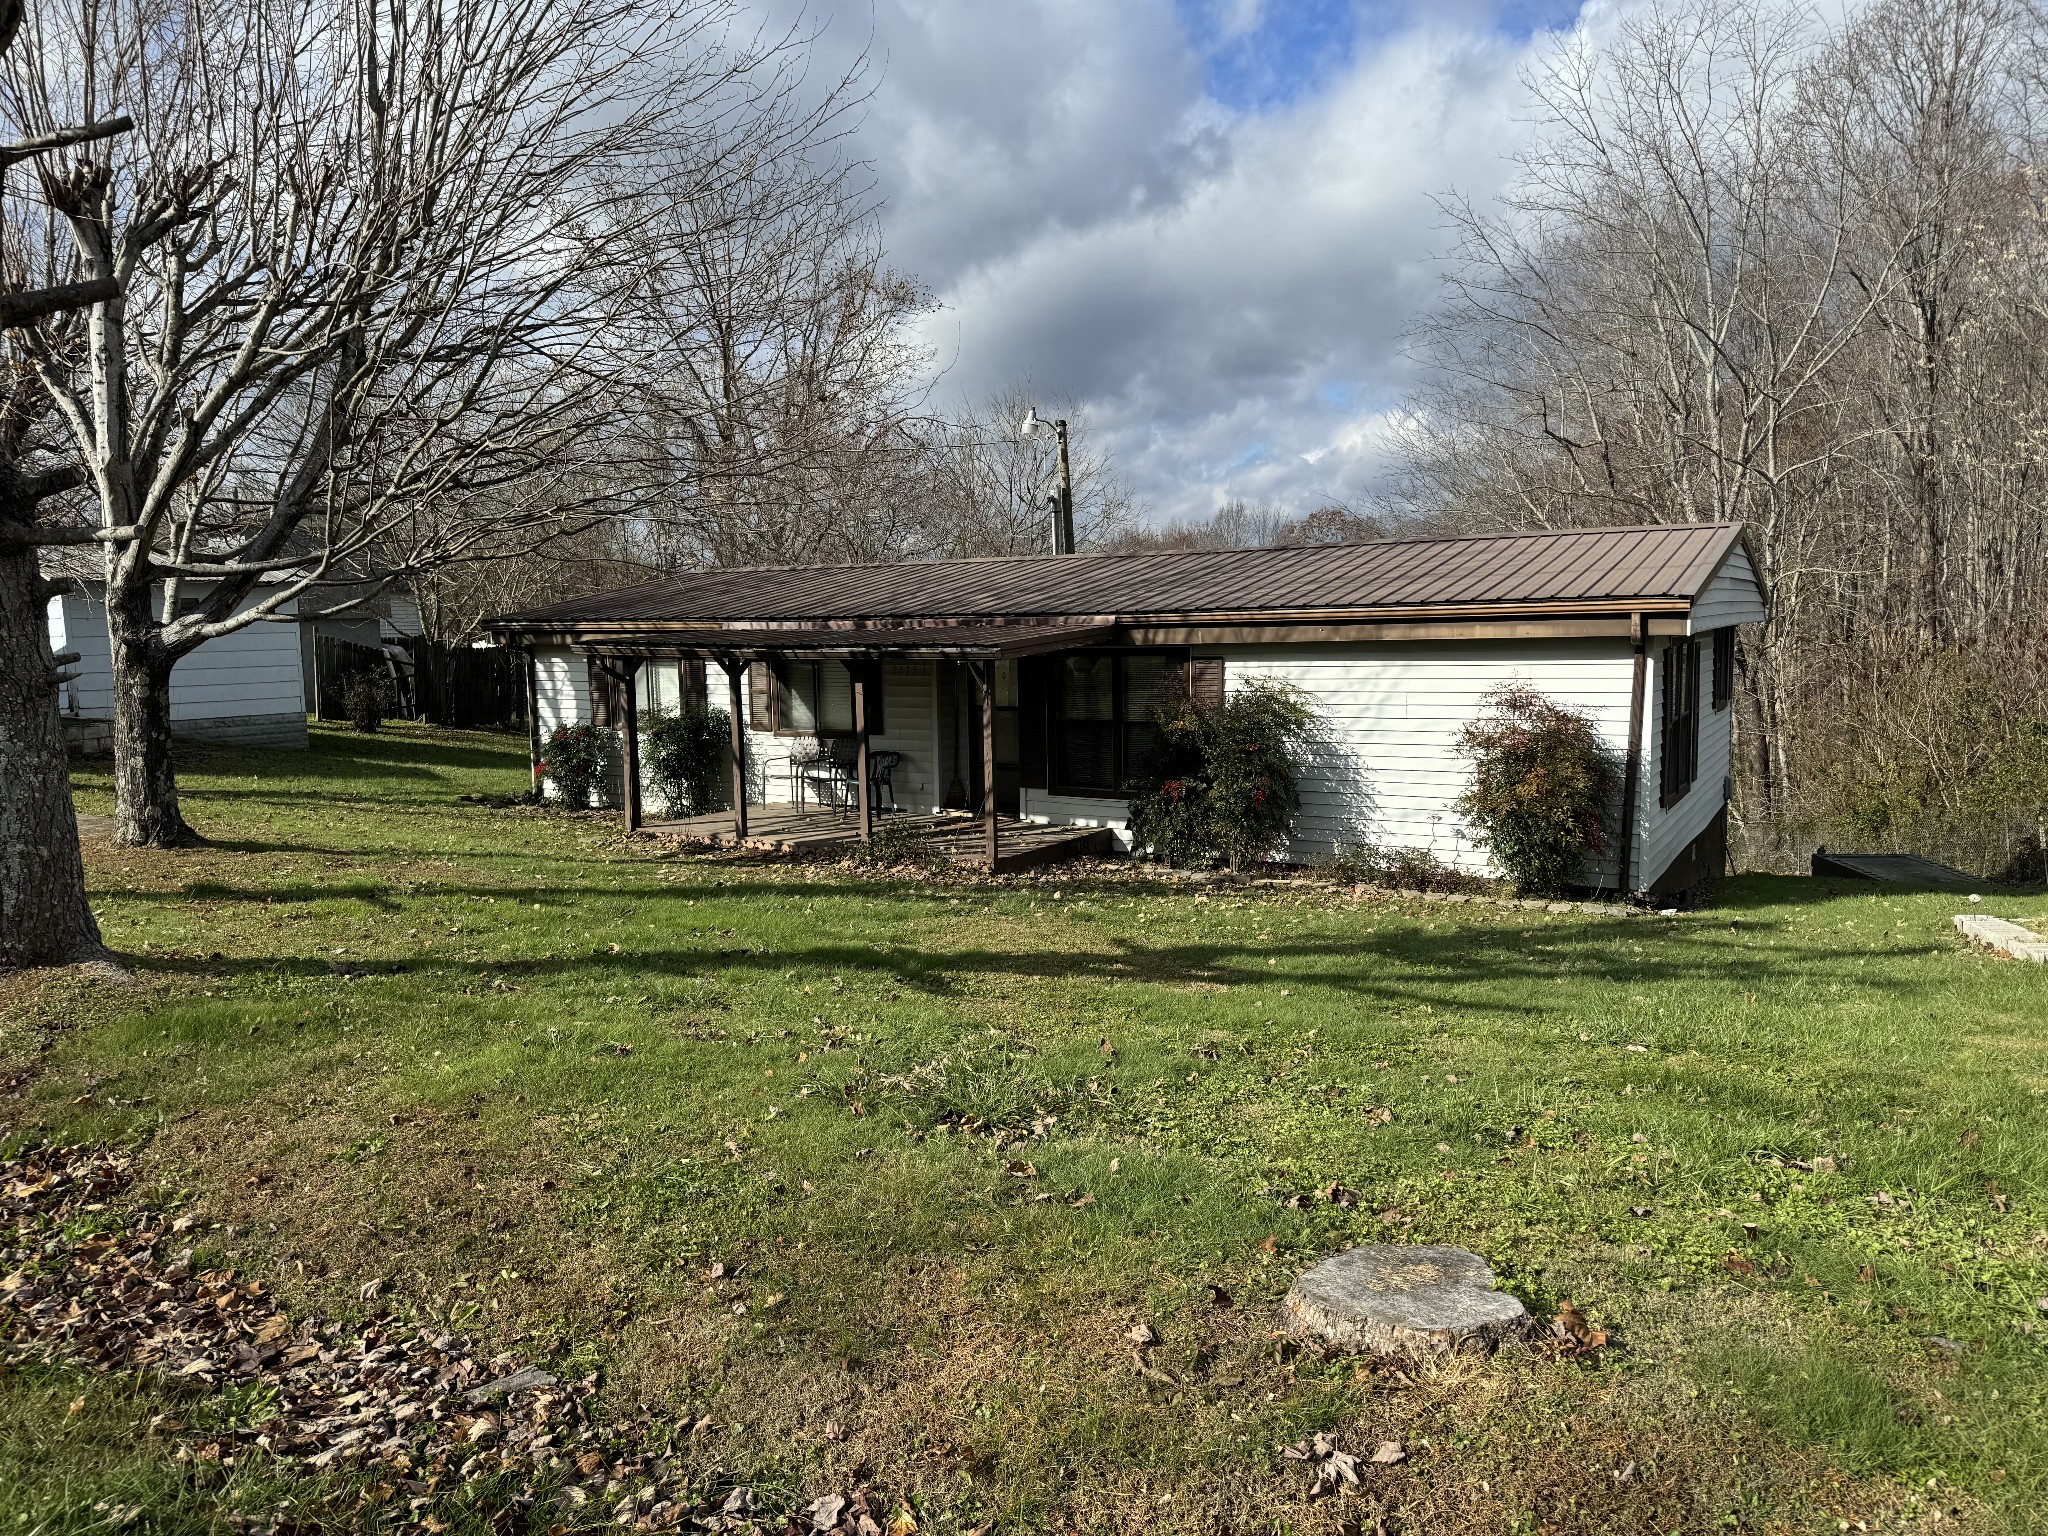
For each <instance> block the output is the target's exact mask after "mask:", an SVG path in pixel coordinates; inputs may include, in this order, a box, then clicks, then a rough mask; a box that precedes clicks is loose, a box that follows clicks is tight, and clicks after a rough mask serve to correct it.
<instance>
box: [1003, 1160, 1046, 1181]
mask: <svg viewBox="0 0 2048 1536" xmlns="http://www.w3.org/2000/svg"><path fill="white" fill-rule="evenodd" d="M1003 1172H1005V1173H1007V1174H1008V1175H1009V1176H1010V1177H1011V1178H1013V1179H1035V1178H1037V1177H1038V1169H1037V1167H1036V1166H1035V1165H1033V1164H1031V1163H1027V1162H1025V1161H1024V1160H1023V1159H1022V1158H1017V1157H1013V1158H1011V1159H1010V1160H1009V1161H1008V1162H1006V1163H1004V1164H1003Z"/></svg>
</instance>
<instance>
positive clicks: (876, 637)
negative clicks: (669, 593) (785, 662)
mask: <svg viewBox="0 0 2048 1536" xmlns="http://www.w3.org/2000/svg"><path fill="white" fill-rule="evenodd" d="M1115 632H1116V625H1114V624H1111V623H1094V624H976V625H965V624H919V625H893V626H867V627H846V626H841V627H838V628H832V629H820V628H795V627H792V628H787V629H760V628H756V629H708V628H707V629H696V630H691V629H659V630H649V631H645V632H641V633H633V632H623V633H622V632H619V631H607V632H606V633H605V634H604V636H603V638H602V639H599V640H594V641H592V642H590V643H588V644H585V645H583V646H581V647H579V648H580V649H582V650H585V651H588V652H590V653H591V654H592V655H597V656H650V655H652V656H701V657H706V658H712V659H716V658H720V657H734V658H743V659H744V658H753V657H762V656H821V657H847V658H862V657H865V658H869V659H873V660H881V659H895V658H903V659H910V658H917V657H951V658H954V659H958V660H979V661H987V660H995V659H999V658H1003V657H1010V656H1037V655H1041V654H1043V653H1045V652H1047V651H1064V650H1071V649H1073V648H1074V647H1076V646H1083V645H1095V644H1098V643H1099V642H1101V641H1104V640H1107V639H1108V638H1109V637H1110V636H1111V635H1113V634H1114V633H1115Z"/></svg>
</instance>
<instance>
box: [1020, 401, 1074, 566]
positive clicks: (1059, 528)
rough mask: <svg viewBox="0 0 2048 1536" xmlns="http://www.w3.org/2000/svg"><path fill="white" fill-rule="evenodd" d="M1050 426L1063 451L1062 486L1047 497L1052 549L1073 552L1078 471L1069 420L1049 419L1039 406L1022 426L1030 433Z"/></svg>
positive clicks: (1059, 552)
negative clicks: (1070, 459) (1070, 454)
mask: <svg viewBox="0 0 2048 1536" xmlns="http://www.w3.org/2000/svg"><path fill="white" fill-rule="evenodd" d="M1047 426H1049V427H1051V428H1052V430H1053V436H1054V437H1056V438H1058V439H1059V455H1060V484H1059V489H1058V490H1056V491H1054V492H1052V493H1051V494H1050V495H1048V496H1047V497H1046V498H1045V500H1046V507H1047V510H1049V511H1050V512H1051V513H1052V552H1053V553H1054V554H1056V555H1071V554H1072V553H1073V552H1074V472H1073V469H1072V467H1071V466H1070V464H1069V463H1068V460H1067V424H1066V423H1065V422H1064V421H1050V422H1049V421H1047V420H1046V419H1045V418H1044V417H1043V416H1041V415H1039V414H1038V408H1037V407H1036V406H1033V407H1031V408H1030V409H1028V410H1026V411H1025V413H1024V422H1023V428H1022V430H1023V433H1024V435H1025V436H1026V437H1030V436H1032V435H1034V434H1035V433H1036V432H1037V431H1038V429H1039V428H1040V427H1047Z"/></svg>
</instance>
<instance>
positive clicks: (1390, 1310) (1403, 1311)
mask: <svg viewBox="0 0 2048 1536" xmlns="http://www.w3.org/2000/svg"><path fill="white" fill-rule="evenodd" d="M1493 1285H1494V1277H1493V1269H1492V1267H1491V1266H1489V1265H1488V1264H1487V1262H1486V1260H1484V1259H1482V1258H1480V1257H1479V1255H1478V1254H1476V1253H1468V1252H1466V1251H1465V1250H1464V1249H1463V1248H1438V1247H1427V1246H1416V1247H1403V1246H1399V1245H1395V1244H1387V1243H1371V1244H1367V1245H1366V1246H1365V1247H1362V1248H1353V1249H1351V1250H1350V1251H1349V1252H1348V1253H1340V1254H1338V1255H1337V1256H1336V1257H1335V1258H1333V1259H1325V1260H1324V1261H1323V1262H1322V1263H1320V1264H1318V1265H1316V1266H1315V1267H1314V1268H1313V1269H1309V1270H1307V1271H1305V1272H1303V1274H1302V1275H1301V1277H1300V1278H1299V1279H1298V1280H1296V1281H1295V1282H1294V1285H1293V1286H1292V1288H1290V1289H1289V1291H1288V1292H1287V1297H1286V1300H1284V1301H1283V1302H1281V1304H1280V1325H1281V1327H1282V1328H1284V1329H1285V1330H1286V1331H1287V1332H1288V1333H1290V1334H1292V1335H1294V1336H1295V1337H1296V1338H1300V1339H1315V1340H1319V1341H1321V1342H1322V1343H1324V1344H1326V1345H1329V1346H1332V1347H1334V1348H1336V1349H1338V1350H1340V1351H1343V1352H1345V1353H1347V1354H1364V1355H1399V1356H1406V1357H1407V1358H1409V1359H1413V1360H1424V1361H1427V1360H1441V1359H1443V1358H1445V1357H1446V1356H1449V1355H1476V1354H1488V1353H1491V1352H1492V1351H1493V1350H1495V1349H1497V1348H1499V1347H1500V1346H1501V1345H1502V1344H1504V1343H1507V1342H1508V1341H1510V1340H1512V1339H1519V1338H1521V1337H1522V1336H1523V1335H1524V1334H1525V1333H1527V1332H1528V1329H1529V1311H1528V1308H1526V1307H1524V1306H1523V1305H1522V1303H1521V1302H1520V1300H1518V1299H1517V1298H1516V1297H1513V1296H1510V1295H1508V1294H1507V1293H1506V1292H1504V1291H1497V1290H1495V1289H1494V1288H1493Z"/></svg>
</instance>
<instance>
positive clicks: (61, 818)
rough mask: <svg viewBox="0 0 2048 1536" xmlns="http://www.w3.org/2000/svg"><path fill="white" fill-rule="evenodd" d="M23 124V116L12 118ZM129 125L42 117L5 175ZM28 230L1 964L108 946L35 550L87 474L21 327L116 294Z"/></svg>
mask: <svg viewBox="0 0 2048 1536" xmlns="http://www.w3.org/2000/svg"><path fill="white" fill-rule="evenodd" d="M23 12H24V8H23V5H22V3H21V0H0V57H4V56H5V55H6V54H7V53H8V51H9V50H10V49H12V48H13V46H14V44H15V42H16V41H17V39H18V37H19V36H20V32H21V26H22V22H23V20H24V13H23ZM15 126H16V127H17V128H19V127H20V125H19V124H18V123H17V124H16V125H15ZM132 126H133V125H132V124H131V123H130V122H129V121H128V120H127V119H126V118H123V117H118V116H116V117H107V118H97V119H96V118H94V117H92V116H90V115H88V116H84V117H81V118H79V119H76V120H73V121H72V122H71V123H69V124H67V125H62V126H56V127H51V126H48V125H47V124H46V125H45V126H44V127H43V128H42V130H41V131H40V132H33V133H30V134H27V135H24V136H23V137H21V138H18V139H16V140H15V141H14V142H12V143H9V144H0V176H4V175H6V173H7V172H8V171H10V170H12V169H13V168H15V167H17V166H21V165H24V164H27V163H31V162H33V161H34V160H35V159H36V158H37V157H38V156H41V155H47V154H51V153H54V152H57V151H60V150H64V149H71V148H77V147H81V146H84V145H89V144H95V143H100V142H103V141H104V140H106V139H108V138H110V137H112V136H114V135H116V134H119V133H123V132H126V131H127V130H128V129H129V128H131V127H132ZM22 235H23V230H22V229H20V228H19V227H16V226H15V225H13V224H12V223H11V222H10V223H9V224H8V225H7V226H5V227H4V228H0V240H4V241H5V244H4V246H0V276H4V279H5V284H6V286H5V290H4V291H0V326H4V327H5V328H6V339H5V342H4V344H0V345H4V351H5V363H6V370H5V378H6V381H7V382H6V384H5V386H4V388H0V969H7V968H10V967H22V966H41V965H63V964H69V963H72V962H76V961H81V960H94V959H99V958H102V957H103V956H104V955H105V953H106V951H105V947H104V946H103V945H102V943H101V941H100V930H99V924H98V922H97V921H96V920H95V919H94V917H93V913H92V907H91V906H90V905H89V904H88V902H87V900H86V894H85V866H84V861H83V859H82V857H81V855H80V852H79V846H78V817H77V812H76V810H75V808H74V807H73V805H72V801H71V772H70V765H69V763H68V762H67V761H66V756H65V746H64V735H63V726H62V723H61V722H60V720H59V718H58V714H57V690H58V688H59V686H60V685H61V684H62V683H63V681H64V677H65V673H64V666H65V664H67V663H69V662H75V661H77V660H78V657H77V655H76V653H67V654H65V655H61V656H60V655H55V654H53V653H52V651H51V649H50V629H49V623H48V620H47V617H46V615H47V613H48V610H49V604H50V600H51V599H52V598H54V597H57V596H60V595H62V593H63V592H64V591H65V590H66V589H67V584H66V583H65V582H63V581H61V580H51V579H47V578H46V577H45V576H44V574H43V572H42V569H41V566H40V561H39V556H40V552H41V551H42V550H43V549H44V548H46V547H47V546H48V545H49V543H51V542H53V541H55V540H58V539H61V538H62V537H64V536H66V534H67V532H68V530H65V529H64V528H62V527H61V525H60V520H56V519H50V518H49V517H48V516H47V513H48V512H49V511H50V510H51V509H52V508H53V507H56V506H61V501H60V498H61V497H62V496H63V495H64V494H65V493H66V492H67V491H70V490H73V489H74V488H76V487H77V486H78V485H79V484H80V483H82V482H83V480H84V478H85V476H84V472H83V470H82V469H81V468H80V467H79V465H78V463H77V462H76V460H75V459H73V458H71V457H69V456H68V455H66V454H65V453H64V451H63V445H62V443H61V441H53V440H52V437H51V435H50V434H49V432H48V431H47V430H46V428H47V425H48V417H49V412H50V402H49V400H48V397H47V396H46V395H45V394H44V393H43V390H42V386H41V385H40V384H39V383H38V381H37V380H36V377H35V374H34V371H33V369H31V368H30V367H28V366H27V365H26V362H25V359H24V357H23V347H24V345H25V343H26V342H27V339H28V338H29V337H31V336H33V335H34V334H35V333H36V332H38V331H40V330H42V329H43V328H45V327H48V326H51V325H55V324H59V323H61V320H62V317H63V316H65V315H66V314H67V313H69V312H70V311H72V310H75V309H77V308H79V307H80V306H83V305H86V304H90V303H94V302H96V301H103V300H105V299H107V298H108V297H110V296H111V293H112V285H111V284H110V283H108V282H106V281H105V280H103V279H102V280H92V279H88V280H85V281H62V280H60V281H55V282H46V283H43V284H41V285H40V286H37V285H35V284H34V282H33V280H32V279H31V278H30V276H29V269H28V265H27V264H26V263H25V262H24V261H23V260H22V252H21V241H22Z"/></svg>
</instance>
